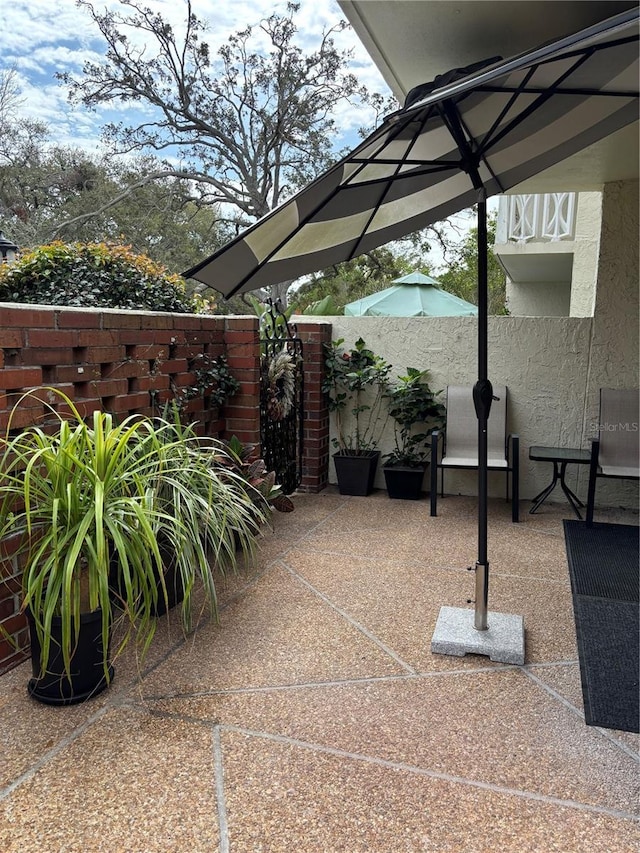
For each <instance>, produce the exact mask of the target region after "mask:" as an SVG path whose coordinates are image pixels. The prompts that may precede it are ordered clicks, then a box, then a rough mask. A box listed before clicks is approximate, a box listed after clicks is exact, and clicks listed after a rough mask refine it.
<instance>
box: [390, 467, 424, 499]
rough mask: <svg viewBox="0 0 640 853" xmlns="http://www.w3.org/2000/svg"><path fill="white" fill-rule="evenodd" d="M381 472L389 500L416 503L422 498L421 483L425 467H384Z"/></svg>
mask: <svg viewBox="0 0 640 853" xmlns="http://www.w3.org/2000/svg"><path fill="white" fill-rule="evenodd" d="M382 470H383V472H384V479H385V483H386V484H387V493H388V495H389V497H390V498H399V499H401V500H408V501H417V500H419V499H420V498H421V497H422V481H423V480H424V474H425V471H426V470H427V465H421V466H420V467H418V468H415V467H412V466H410V465H385V466H384V468H383V469H382Z"/></svg>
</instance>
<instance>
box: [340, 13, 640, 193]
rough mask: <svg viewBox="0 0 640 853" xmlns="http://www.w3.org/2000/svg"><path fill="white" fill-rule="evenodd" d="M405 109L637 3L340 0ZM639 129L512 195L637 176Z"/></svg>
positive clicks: (560, 166)
mask: <svg viewBox="0 0 640 853" xmlns="http://www.w3.org/2000/svg"><path fill="white" fill-rule="evenodd" d="M338 2H339V5H340V7H341V8H342V11H343V12H344V14H345V15H346V17H347V18H348V20H349V22H350V23H351V24H352V26H353V28H354V30H355V32H356V34H357V35H358V37H359V38H360V40H361V41H362V43H363V45H364V46H365V48H366V49H367V51H368V52H369V54H370V55H371V57H372V59H373V61H374V62H375V63H376V65H377V66H378V68H379V70H380V72H381V74H382V76H383V77H384V79H385V80H386V82H387V83H388V84H389V86H390V88H391V90H392V91H393V93H394V95H395V96H396V97H397V98H398V100H399V101H400V102H401V103H402V101H403V100H404V97H405V95H406V94H407V92H409V91H410V90H411V89H412V88H413V87H414V86H417V85H419V84H420V83H424V82H425V81H428V80H432V79H433V78H434V77H435V76H436V75H437V74H441V73H443V72H445V71H448V70H449V69H451V68H459V67H464V66H466V65H470V64H471V63H473V62H477V61H480V60H482V59H486V58H487V57H490V56H496V55H500V56H503V57H505V58H507V57H510V56H514V55H516V54H519V53H521V52H523V51H525V50H528V49H530V48H534V47H537V46H538V45H540V44H543V43H545V42H547V41H551V40H553V39H556V38H560V37H562V36H564V35H569V34H571V33H574V32H577V31H578V30H580V29H583V28H584V27H587V26H589V25H591V24H594V23H597V22H598V21H601V20H604V19H606V18H610V17H612V16H613V15H616V14H618V13H619V12H622V11H624V10H626V9H629V8H633V7H635V6H637V5H638V3H637V2H629V1H628V0H607V2H598V0H586V2H583V0H555V2H549V0H517V2H496V0H450V2H444V1H443V0H420V2H416V0H338ZM639 159H640V158H639V151H638V124H637V123H636V124H634V125H632V126H629V127H626V128H624V129H623V130H621V131H618V132H617V133H616V134H614V135H613V136H611V137H609V138H608V139H605V140H603V141H601V142H599V143H598V144H597V145H594V146H592V147H591V148H589V149H586V150H585V151H582V152H580V153H579V154H577V155H575V156H574V157H571V158H570V159H568V160H565V161H564V162H563V163H560V164H558V165H556V166H554V167H553V168H552V169H549V170H547V171H546V172H543V173H541V174H540V175H537V176H536V177H535V178H531V179H530V180H528V181H527V182H526V183H524V184H521V185H520V186H519V187H517V188H516V189H514V190H512V192H551V191H553V192H556V191H564V190H597V189H600V188H601V187H602V185H603V184H605V183H608V182H610V181H616V180H629V179H637V178H638V174H639V168H638V163H639Z"/></svg>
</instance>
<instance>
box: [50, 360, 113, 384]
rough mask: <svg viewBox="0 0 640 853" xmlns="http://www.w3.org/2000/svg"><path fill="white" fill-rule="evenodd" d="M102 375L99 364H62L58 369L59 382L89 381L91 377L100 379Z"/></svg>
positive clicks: (57, 378) (57, 379)
mask: <svg viewBox="0 0 640 853" xmlns="http://www.w3.org/2000/svg"><path fill="white" fill-rule="evenodd" d="M101 376H102V372H101V370H100V366H99V365H98V364H86V365H85V364H73V365H71V364H70V365H66V364H61V365H58V368H57V370H56V381H57V382H75V383H78V382H89V381H90V380H91V379H100V377H101Z"/></svg>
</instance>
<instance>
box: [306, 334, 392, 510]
mask: <svg viewBox="0 0 640 853" xmlns="http://www.w3.org/2000/svg"><path fill="white" fill-rule="evenodd" d="M343 343H344V339H342V338H340V339H339V340H337V341H332V342H331V344H329V345H327V346H326V349H325V367H326V373H325V380H324V382H323V385H322V390H323V391H325V392H326V393H327V395H328V400H329V411H331V412H333V413H334V415H335V425H336V432H337V436H336V437H335V438H334V439H333V444H334V446H335V447H336V448H337V450H336V453H334V454H333V460H334V463H335V467H336V477H337V479H338V488H339V489H340V493H341V494H343V495H368V494H369V493H370V492H371V490H372V489H373V482H374V478H375V473H376V468H377V465H378V459H379V458H380V451H379V450H378V440H379V437H380V434H381V433H382V430H383V428H384V418H383V412H384V395H385V391H386V389H387V377H388V374H389V371H390V369H391V365H390V364H387V362H386V361H385V360H384V359H383V358H382V357H381V356H378V355H375V354H374V353H373V352H372V350H370V349H368V348H367V345H366V343H365V342H364V340H363V339H362V338H359V339H358V340H357V341H356V343H355V347H354V348H353V349H351V350H344V349H343V348H342V344H343Z"/></svg>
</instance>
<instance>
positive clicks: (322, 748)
mask: <svg viewBox="0 0 640 853" xmlns="http://www.w3.org/2000/svg"><path fill="white" fill-rule="evenodd" d="M219 728H220V731H221V732H222V733H224V732H230V733H234V734H241V735H244V736H245V737H254V738H258V739H261V740H267V741H271V742H274V743H279V744H283V745H286V746H293V747H296V748H298V749H303V750H310V751H312V752H319V753H321V754H324V755H331V756H334V757H335V758H343V759H347V760H349V761H359V762H363V763H366V764H372V765H375V766H377V767H382V768H386V769H389V770H396V771H403V772H407V773H412V774H413V775H415V776H422V777H427V778H430V779H436V780H438V781H442V782H449V783H451V784H454V785H463V786H465V787H469V788H475V789H479V790H483V791H489V792H491V793H494V794H501V795H503V796H511V797H517V798H520V799H525V800H530V801H531V800H532V801H534V802H540V803H545V804H547V805H553V806H559V807H561V808H570V809H575V810H576V811H580V812H586V813H590V814H599V815H607V816H609V817H614V818H618V819H622V820H630V821H633V822H634V823H640V817H638V815H635V814H633V813H632V812H626V811H624V810H622V809H614V808H611V807H609V806H601V805H597V804H595V803H585V802H580V801H578V800H567V799H563V798H561V797H553V796H551V795H549V794H539V793H537V792H536V791H528V790H524V789H520V788H511V787H509V786H508V785H497V784H495V783H492V782H483V781H482V780H480V779H472V778H468V777H466V776H457V775H455V774H452V773H444V772H442V771H440V770H430V769H429V768H427V767H419V766H417V765H414V764H408V763H406V762H404V761H392V760H390V759H386V758H378V757H376V756H373V755H367V754H366V753H361V752H349V751H348V750H344V749H340V748H338V747H333V746H329V745H326V744H321V743H316V742H314V741H306V740H301V739H300V738H293V737H289V736H287V735H279V734H275V733H272V732H264V731H257V730H255V729H247V728H244V727H243V726H236V725H227V724H224V723H223V724H220V726H219Z"/></svg>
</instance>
